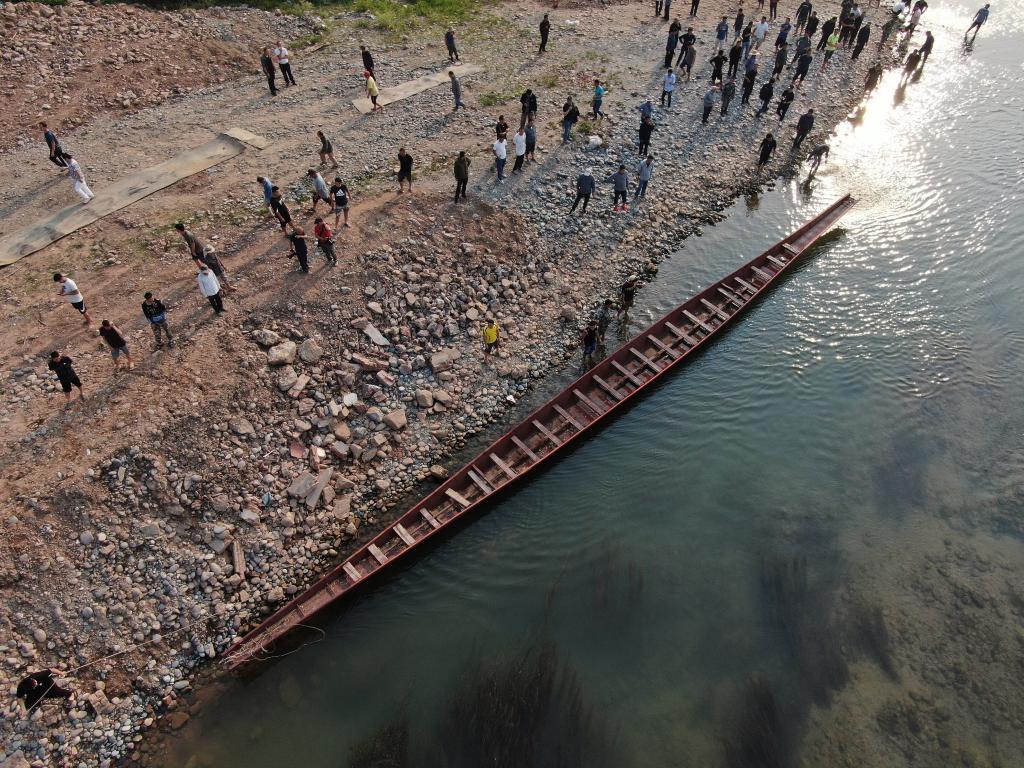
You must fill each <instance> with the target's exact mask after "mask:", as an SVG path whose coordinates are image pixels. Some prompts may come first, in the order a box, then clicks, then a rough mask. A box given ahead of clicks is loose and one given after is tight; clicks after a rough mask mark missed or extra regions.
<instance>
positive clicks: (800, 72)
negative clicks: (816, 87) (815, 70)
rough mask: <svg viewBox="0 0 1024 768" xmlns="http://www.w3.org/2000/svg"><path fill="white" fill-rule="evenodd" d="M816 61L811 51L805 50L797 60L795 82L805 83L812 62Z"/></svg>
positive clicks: (795, 83)
mask: <svg viewBox="0 0 1024 768" xmlns="http://www.w3.org/2000/svg"><path fill="white" fill-rule="evenodd" d="M813 61H814V56H812V55H811V52H810V51H804V52H803V54H801V56H800V58H799V59H797V62H796V72H794V73H793V84H794V85H803V84H804V79H805V78H806V77H807V73H808V72H810V70H811V62H813Z"/></svg>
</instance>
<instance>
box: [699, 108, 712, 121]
mask: <svg viewBox="0 0 1024 768" xmlns="http://www.w3.org/2000/svg"><path fill="white" fill-rule="evenodd" d="M714 106H715V105H714V104H705V105H704V117H702V118H701V119H700V121H701V122H702V123H706V122H707V121H708V118H709V117H711V109H712V108H713V107H714Z"/></svg>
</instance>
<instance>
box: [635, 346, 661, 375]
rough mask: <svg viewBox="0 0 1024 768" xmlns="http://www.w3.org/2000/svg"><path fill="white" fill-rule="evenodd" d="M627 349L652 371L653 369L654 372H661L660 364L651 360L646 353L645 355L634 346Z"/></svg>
mask: <svg viewBox="0 0 1024 768" xmlns="http://www.w3.org/2000/svg"><path fill="white" fill-rule="evenodd" d="M629 351H630V352H632V353H633V356H634V357H636V359H637V360H639V361H640V362H641V363H643V364H644V365H645V366H647V367H648V368H650V369H651V370H652V371H654V372H655V373H661V366H660V365H658V364H657V363H656V362H654V361H653V360H651V358H649V357H648V356H647V355H645V354H644V353H643V352H641V351H640V350H639V349H636V348H635V347H631V348H630V350H629Z"/></svg>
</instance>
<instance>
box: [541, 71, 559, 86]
mask: <svg viewBox="0 0 1024 768" xmlns="http://www.w3.org/2000/svg"><path fill="white" fill-rule="evenodd" d="M537 82H538V83H540V84H541V85H542V86H544V87H545V88H557V87H558V83H559V73H558V70H557V69H552V70H550V71H548V72H545V73H544V74H543V75H541V76H540V77H539V78H537Z"/></svg>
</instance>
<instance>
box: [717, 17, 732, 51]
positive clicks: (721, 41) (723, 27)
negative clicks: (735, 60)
mask: <svg viewBox="0 0 1024 768" xmlns="http://www.w3.org/2000/svg"><path fill="white" fill-rule="evenodd" d="M728 39H729V18H728V17H727V16H723V17H722V20H721V21H720V22H718V26H717V27H715V43H716V44H717V45H718V47H719V48H725V41H726V40H728Z"/></svg>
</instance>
